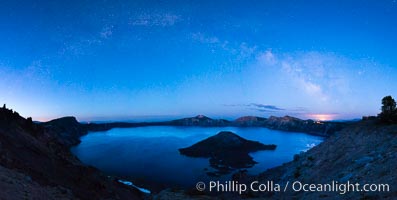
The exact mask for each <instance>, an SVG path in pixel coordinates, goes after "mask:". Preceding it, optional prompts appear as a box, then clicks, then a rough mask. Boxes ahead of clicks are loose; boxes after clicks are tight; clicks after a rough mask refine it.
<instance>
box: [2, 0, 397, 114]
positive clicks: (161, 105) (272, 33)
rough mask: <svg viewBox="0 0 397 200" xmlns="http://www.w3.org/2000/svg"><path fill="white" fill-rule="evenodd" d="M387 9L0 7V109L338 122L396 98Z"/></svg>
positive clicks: (392, 22) (322, 4)
mask: <svg viewBox="0 0 397 200" xmlns="http://www.w3.org/2000/svg"><path fill="white" fill-rule="evenodd" d="M396 19H397V2H396V1H395V0H394V1H393V0H390V1H386V0H385V1H375V0H373V1H328V2H326V1H121V0H120V1H99V0H95V1H1V2H0V44H1V45H0V91H2V92H1V95H0V102H5V103H7V105H8V106H9V107H12V108H14V109H15V110H18V111H19V112H20V113H21V114H22V115H24V116H33V118H34V119H37V120H46V119H50V118H55V117H60V116H64V115H74V116H77V117H78V118H79V119H80V120H109V119H113V120H120V119H138V120H142V119H156V118H167V117H168V118H174V117H182V116H192V115H196V114H205V115H208V116H211V117H227V118H233V117H236V116H240V115H259V116H265V117H267V116H270V115H276V116H282V115H285V114H289V115H293V116H297V117H301V118H318V119H320V118H321V119H346V118H356V117H361V116H362V115H375V114H376V113H378V112H379V108H380V100H381V98H382V97H383V96H385V95H393V96H395V97H397V89H396V85H397V78H396V77H397V68H396V66H397V55H396V54H397V37H396V35H397V20H396Z"/></svg>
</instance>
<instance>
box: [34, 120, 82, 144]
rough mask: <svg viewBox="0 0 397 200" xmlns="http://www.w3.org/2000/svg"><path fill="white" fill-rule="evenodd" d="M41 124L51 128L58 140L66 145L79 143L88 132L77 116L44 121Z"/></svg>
mask: <svg viewBox="0 0 397 200" xmlns="http://www.w3.org/2000/svg"><path fill="white" fill-rule="evenodd" d="M41 125H43V126H44V127H45V128H47V129H48V130H51V132H52V133H54V134H55V138H57V140H58V142H60V143H61V144H63V145H65V146H73V145H77V144H79V143H80V139H79V138H80V137H81V136H83V135H85V134H87V133H88V131H87V129H86V128H85V127H84V126H82V125H81V124H80V123H79V122H78V121H77V120H76V118H75V117H62V118H59V119H54V120H51V121H49V122H45V123H42V124H41Z"/></svg>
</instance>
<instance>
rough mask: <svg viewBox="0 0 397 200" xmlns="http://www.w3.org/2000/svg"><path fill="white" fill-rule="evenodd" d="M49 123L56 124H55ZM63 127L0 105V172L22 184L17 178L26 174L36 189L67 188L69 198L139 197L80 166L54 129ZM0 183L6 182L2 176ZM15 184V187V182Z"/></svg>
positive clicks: (132, 191) (96, 171)
mask: <svg viewBox="0 0 397 200" xmlns="http://www.w3.org/2000/svg"><path fill="white" fill-rule="evenodd" d="M69 125H70V124H69ZM52 126H56V125H55V123H52ZM67 126H68V125H66V126H65V127H67ZM65 127H64V128H65ZM64 128H62V127H57V128H55V127H51V128H48V127H45V126H42V125H40V124H35V123H33V122H32V121H31V119H29V120H26V119H24V118H22V117H20V116H19V114H18V113H16V112H13V111H12V110H8V109H6V108H0V165H1V166H2V167H4V169H5V170H3V168H1V169H2V170H1V171H2V172H4V173H9V174H14V175H15V176H13V177H15V179H14V180H15V181H17V182H21V183H26V181H24V180H21V179H20V177H28V178H27V179H29V180H31V181H32V187H33V188H37V189H38V190H37V191H39V190H45V189H44V188H49V189H50V190H52V189H53V188H65V189H62V190H61V191H65V192H67V191H70V192H71V195H70V196H69V195H68V196H67V197H71V198H80V199H137V198H139V195H140V193H139V192H137V191H136V190H134V189H132V188H130V187H127V186H125V185H123V184H121V183H118V182H117V181H113V180H110V179H109V178H108V177H106V176H104V175H103V174H101V173H100V172H99V171H98V170H97V169H95V168H92V167H86V166H84V165H82V164H81V163H80V161H79V160H78V159H77V158H76V157H74V156H73V155H72V154H71V153H70V152H69V147H68V146H65V145H64V144H69V142H64V144H63V143H62V142H61V141H66V140H63V139H62V138H59V136H60V135H62V133H60V132H57V130H60V129H64ZM64 131H67V130H66V129H64ZM18 174H19V175H18ZM0 182H2V184H3V185H4V184H5V185H7V184H6V183H7V182H6V180H4V179H2V180H0ZM14 186H15V187H18V185H17V184H15V185H14ZM36 186H37V187H36ZM51 188H52V189H51ZM10 190H11V191H12V188H11V189H10ZM55 190H57V189H55ZM14 191H15V188H14ZM57 191H58V190H57ZM57 191H55V192H56V193H57ZM26 192H27V194H26V195H34V194H33V193H34V192H35V190H26ZM45 192H50V191H44V193H45ZM5 193H6V191H5V190H0V197H1V198H2V199H7V198H6V197H7V195H6V194H5ZM49 198H52V197H51V196H49ZM11 199H13V198H11Z"/></svg>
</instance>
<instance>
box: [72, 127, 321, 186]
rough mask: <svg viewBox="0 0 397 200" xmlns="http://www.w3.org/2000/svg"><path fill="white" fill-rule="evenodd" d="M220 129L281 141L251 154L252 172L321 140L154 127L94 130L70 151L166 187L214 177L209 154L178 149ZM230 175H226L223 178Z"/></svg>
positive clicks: (110, 170)
mask: <svg viewBox="0 0 397 200" xmlns="http://www.w3.org/2000/svg"><path fill="white" fill-rule="evenodd" d="M220 131H232V132H234V133H236V134H237V135H239V136H241V137H243V138H245V139H249V140H256V141H260V142H261V143H263V144H276V145H277V148H276V150H275V151H258V152H255V153H251V154H250V155H251V156H252V157H253V158H254V160H255V161H256V162H258V163H257V164H256V165H254V166H253V167H252V168H249V169H247V170H248V173H250V174H256V173H260V172H262V171H264V170H266V169H268V168H271V167H275V166H278V165H280V164H282V163H284V162H288V161H291V160H292V158H293V155H294V154H297V153H299V152H301V151H306V150H308V149H309V148H311V147H313V146H315V145H317V144H319V143H320V142H321V141H322V140H323V139H322V138H321V137H318V136H312V135H307V134H303V133H293V132H282V131H275V130H269V129H266V128H257V127H255V128H237V127H215V128H204V127H171V126H152V127H138V128H125V129H112V130H109V131H106V132H96V133H90V134H88V135H86V136H84V137H82V138H81V141H82V142H81V143H80V144H79V145H78V146H76V147H74V148H72V152H73V153H74V154H75V155H77V156H78V157H79V159H80V160H81V161H82V162H84V163H86V164H88V165H92V166H95V167H97V168H99V169H101V170H102V171H104V172H106V173H109V174H112V175H118V176H122V177H129V178H132V179H133V180H134V183H135V181H136V183H139V182H142V183H143V182H156V183H158V184H163V185H166V186H179V187H190V186H193V185H194V184H195V183H196V182H198V181H205V180H213V178H211V177H208V175H207V173H208V172H211V171H212V170H213V169H212V168H211V167H210V166H209V162H208V159H206V158H190V157H186V156H182V155H180V154H179V152H178V149H179V148H183V147H188V146H190V145H192V144H194V143H196V142H198V141H201V140H203V139H205V138H207V137H209V136H213V135H215V134H217V133H218V132H220ZM229 177H230V175H225V177H223V178H226V179H227V178H229Z"/></svg>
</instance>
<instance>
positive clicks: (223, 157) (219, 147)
mask: <svg viewBox="0 0 397 200" xmlns="http://www.w3.org/2000/svg"><path fill="white" fill-rule="evenodd" d="M275 149H276V145H274V144H270V145H265V144H262V143H260V142H257V141H251V140H246V139H244V138H242V137H240V136H238V135H236V134H235V133H232V132H229V131H222V132H219V133H218V134H217V135H214V136H211V137H209V138H207V139H205V140H202V141H200V142H198V143H196V144H194V145H192V146H190V147H187V148H181V149H179V152H180V153H181V154H182V155H186V156H190V157H204V158H209V162H210V165H211V167H212V168H214V169H217V170H218V171H217V172H208V173H207V174H208V175H211V176H219V175H220V174H224V173H229V172H230V171H231V170H233V169H242V168H249V167H252V166H253V165H254V164H255V163H256V162H255V161H254V160H253V158H252V157H251V156H250V155H249V154H248V153H250V152H255V151H260V150H275Z"/></svg>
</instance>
